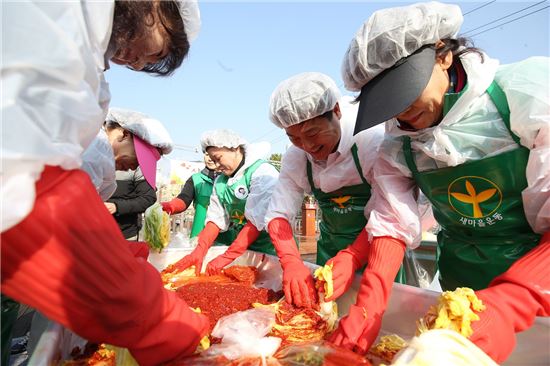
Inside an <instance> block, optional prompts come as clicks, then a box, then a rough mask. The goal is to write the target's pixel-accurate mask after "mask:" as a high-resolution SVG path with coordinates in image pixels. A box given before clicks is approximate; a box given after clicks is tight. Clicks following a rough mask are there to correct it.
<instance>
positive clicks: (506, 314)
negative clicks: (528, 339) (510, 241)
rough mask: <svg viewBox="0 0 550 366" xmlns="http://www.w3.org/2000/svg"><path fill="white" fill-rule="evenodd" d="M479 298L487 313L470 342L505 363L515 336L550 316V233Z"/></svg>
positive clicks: (477, 323) (514, 342)
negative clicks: (537, 319)
mask: <svg viewBox="0 0 550 366" xmlns="http://www.w3.org/2000/svg"><path fill="white" fill-rule="evenodd" d="M476 295H477V296H478V297H479V298H480V299H481V300H482V301H483V304H484V305H485V306H486V309H485V310H484V311H481V312H479V313H478V315H479V318H480V319H479V321H476V322H472V329H473V330H474V333H473V334H472V335H471V336H470V340H471V341H472V342H474V343H475V344H476V345H477V346H478V347H479V348H481V349H482V350H483V351H484V352H485V353H487V354H488V355H489V356H491V358H492V359H494V360H495V361H496V362H497V363H502V362H504V361H505V360H506V359H507V358H508V356H509V355H510V353H512V351H513V350H514V347H515V345H516V336H515V333H518V332H521V331H523V330H525V329H527V328H529V327H530V326H531V325H533V322H534V321H535V317H536V316H550V232H547V233H546V234H544V236H543V237H542V239H541V241H540V243H539V245H537V246H536V247H535V248H533V249H532V250H531V251H530V252H529V253H527V254H526V255H525V256H523V257H522V258H520V259H519V260H517V261H516V262H515V263H514V264H513V265H512V266H511V267H510V268H509V269H508V270H507V271H506V272H504V273H503V274H502V275H500V276H498V277H496V278H495V279H494V280H493V281H491V284H490V285H489V287H488V288H486V289H483V290H479V291H476Z"/></svg>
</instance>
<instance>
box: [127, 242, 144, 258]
mask: <svg viewBox="0 0 550 366" xmlns="http://www.w3.org/2000/svg"><path fill="white" fill-rule="evenodd" d="M126 243H128V248H130V251H131V252H132V254H133V255H134V257H136V258H143V259H145V260H147V258H149V244H147V243H146V242H144V241H128V240H126Z"/></svg>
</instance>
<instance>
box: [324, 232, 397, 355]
mask: <svg viewBox="0 0 550 366" xmlns="http://www.w3.org/2000/svg"><path fill="white" fill-rule="evenodd" d="M404 255H405V244H404V243H403V242H402V241H401V240H397V239H394V238H391V237H376V238H374V239H373V241H372V243H371V245H370V249H369V254H368V258H367V261H368V264H367V268H366V269H365V272H364V273H363V277H362V279H361V287H360V288H359V292H358V293H357V300H356V302H355V305H352V306H350V309H349V313H348V315H347V316H345V317H344V318H342V319H341V320H340V324H339V325H338V329H336V331H335V332H334V334H333V335H332V336H331V338H330V341H331V342H333V343H334V344H336V345H340V346H343V347H345V348H347V349H350V350H353V351H354V352H357V353H359V354H365V353H366V352H367V351H368V350H369V348H370V346H371V345H372V343H373V342H374V340H375V339H376V336H377V335H378V332H379V331H380V326H381V325H382V316H383V315H384V311H385V310H386V305H387V302H388V299H389V297H390V294H391V289H392V285H393V281H394V279H395V276H396V275H397V272H398V271H399V267H400V266H401V263H402V261H403V256H404Z"/></svg>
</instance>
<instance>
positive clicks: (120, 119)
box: [105, 108, 174, 154]
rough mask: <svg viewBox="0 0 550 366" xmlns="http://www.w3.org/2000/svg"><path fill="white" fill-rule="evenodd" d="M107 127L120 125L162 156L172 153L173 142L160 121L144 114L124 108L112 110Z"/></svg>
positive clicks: (107, 120)
mask: <svg viewBox="0 0 550 366" xmlns="http://www.w3.org/2000/svg"><path fill="white" fill-rule="evenodd" d="M105 121H106V122H107V126H109V123H110V122H116V123H118V124H119V125H120V126H121V127H122V128H124V129H125V130H128V131H130V132H131V133H133V134H135V135H137V136H138V137H140V138H141V139H142V140H144V141H146V142H147V143H149V144H150V145H153V146H155V147H156V148H159V149H160V150H161V152H162V154H168V153H170V152H171V151H172V148H173V145H174V144H173V142H172V139H171V138H170V135H169V134H168V131H166V129H165V128H164V126H163V125H162V123H160V121H159V120H156V119H154V118H151V117H149V116H147V115H145V114H143V113H140V112H135V111H130V110H127V109H122V108H110V109H109V113H107V117H106V118H105Z"/></svg>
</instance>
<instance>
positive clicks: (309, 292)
mask: <svg viewBox="0 0 550 366" xmlns="http://www.w3.org/2000/svg"><path fill="white" fill-rule="evenodd" d="M267 227H268V231H269V236H270V237H271V241H272V242H273V245H274V246H275V250H276V251H277V256H279V261H280V262H281V267H282V268H283V290H284V292H285V298H286V301H287V302H288V303H289V304H292V303H294V304H295V305H296V306H300V307H308V308H311V307H313V306H316V304H317V301H318V300H317V291H316V290H315V283H314V282H313V276H312V275H311V272H310V270H309V269H308V268H307V267H306V266H305V264H304V262H303V261H302V259H301V258H300V253H299V252H298V247H297V245H296V241H294V237H293V236H292V228H291V227H290V223H289V222H288V221H287V220H286V219H283V218H280V217H278V218H276V219H273V220H271V221H270V222H269V224H268V226H267Z"/></svg>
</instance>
